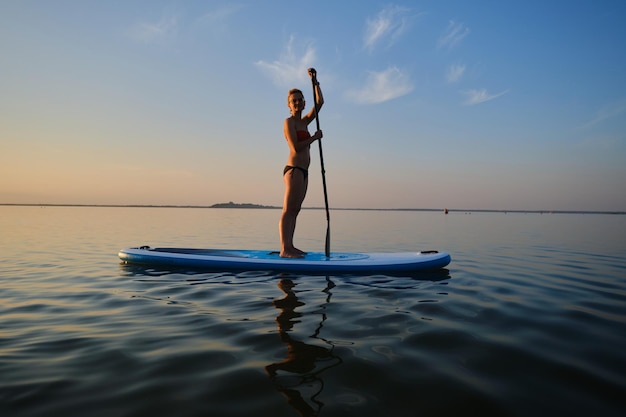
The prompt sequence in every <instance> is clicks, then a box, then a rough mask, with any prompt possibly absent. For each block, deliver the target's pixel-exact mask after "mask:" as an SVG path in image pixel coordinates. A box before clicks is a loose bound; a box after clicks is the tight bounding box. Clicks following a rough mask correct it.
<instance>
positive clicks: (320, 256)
mask: <svg viewBox="0 0 626 417" xmlns="http://www.w3.org/2000/svg"><path fill="white" fill-rule="evenodd" d="M118 255H119V257H120V259H121V260H122V261H123V262H125V263H132V264H143V265H155V266H156V265H167V266H177V267H190V268H207V269H224V270H248V271H258V270H272V271H285V272H318V273H319V272H334V273H354V272H367V273H385V272H390V273H391V272H415V271H427V270H434V269H440V268H443V267H444V266H446V265H448V264H449V263H450V255H449V254H447V253H446V252H437V251H422V252H399V253H346V252H333V253H331V254H330V256H329V257H326V255H325V254H324V253H321V252H309V253H307V254H306V256H304V257H303V258H281V257H280V256H279V253H278V252H275V251H263V250H232V249H185V248H150V247H149V246H141V247H138V248H126V249H122V250H121V251H120V252H119V254H118Z"/></svg>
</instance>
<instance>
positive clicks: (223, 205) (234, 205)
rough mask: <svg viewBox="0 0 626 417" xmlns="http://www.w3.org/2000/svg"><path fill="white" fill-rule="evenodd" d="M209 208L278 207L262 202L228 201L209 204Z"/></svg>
mask: <svg viewBox="0 0 626 417" xmlns="http://www.w3.org/2000/svg"><path fill="white" fill-rule="evenodd" d="M209 208H253V209H277V208H280V207H277V206H264V205H261V204H253V203H234V202H232V201H229V202H228V203H217V204H213V205H212V206H209Z"/></svg>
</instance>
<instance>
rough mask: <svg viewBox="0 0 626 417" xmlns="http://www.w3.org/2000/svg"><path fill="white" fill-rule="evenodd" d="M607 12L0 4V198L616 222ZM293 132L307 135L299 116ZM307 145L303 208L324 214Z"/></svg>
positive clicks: (115, 0) (536, 3)
mask: <svg viewBox="0 0 626 417" xmlns="http://www.w3.org/2000/svg"><path fill="white" fill-rule="evenodd" d="M625 19H626V2H624V1H622V0H600V1H598V0H589V1H583V0H551V1H545V0H528V1H515V2H514V1H500V0H494V1H487V0H484V1H464V0H458V1H444V0H441V1H397V2H387V1H371V0H359V1H356V0H355V1H338V0H319V1H314V2H293V1H272V0H266V1H252V0H249V1H245V0H244V1H237V0H220V1H212V0H206V1H193V0H189V1H182V0H178V1H174V0H145V1H142V0H135V1H122V0H112V1H106V2H103V1H95V0H73V1H69V0H55V1H42V0H39V1H34V0H3V1H2V2H0V51H2V53H1V54H0V204H1V203H18V204H22V203H24V204H121V205H132V204H141V205H144V204H145V205H212V204H215V203H221V202H228V201H234V202H237V203H256V204H263V205H276V206H280V205H282V199H283V192H284V184H283V180H282V169H283V167H284V165H285V163H286V160H287V156H288V147H287V144H286V141H285V138H284V135H283V131H282V127H283V121H284V119H285V118H286V117H288V116H289V109H288V107H287V97H286V95H287V91H288V90H289V89H290V88H293V87H297V88H300V89H301V90H303V91H304V94H305V99H307V100H308V103H312V102H313V100H312V93H311V90H312V86H311V81H310V79H309V77H308V75H307V69H308V68H310V67H314V68H316V69H317V73H318V79H319V82H320V84H321V87H322V90H323V93H324V97H325V104H324V108H323V110H322V111H321V112H320V118H319V122H320V127H321V130H322V131H323V132H324V139H323V140H322V145H323V159H324V166H325V171H326V182H327V187H328V199H329V204H330V207H331V208H433V209H443V208H449V209H476V210H478V209H493V210H581V211H626V25H624V23H623V22H624V20H625ZM309 127H310V131H311V133H313V132H314V131H315V124H314V123H313V124H311V125H310V126H309ZM318 149H319V148H318V144H317V143H314V144H313V145H312V148H311V155H312V163H311V167H310V170H309V171H310V175H309V178H310V183H309V190H308V195H307V198H306V200H305V203H304V205H305V206H307V207H323V206H324V196H323V189H322V181H321V177H322V175H321V169H320V155H319V150H318Z"/></svg>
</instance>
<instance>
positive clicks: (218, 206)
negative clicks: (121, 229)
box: [0, 202, 626, 215]
mask: <svg viewBox="0 0 626 417" xmlns="http://www.w3.org/2000/svg"><path fill="white" fill-rule="evenodd" d="M0 206H14V207H15V206H17V207H110V208H116V207H117V208H199V209H200V208H202V209H224V208H231V209H232V208H239V209H248V210H249V209H261V210H266V209H270V210H276V209H281V208H282V206H265V205H260V204H251V203H232V202H231V203H217V204H212V205H195V204H184V205H177V204H78V203H0ZM302 210H325V207H302ZM329 210H346V211H349V210H354V211H435V212H437V211H439V212H445V211H448V212H463V213H471V212H477V213H539V214H544V213H545V214H616V215H625V214H626V211H619V210H526V209H459V208H443V209H441V208H417V207H415V208H412V207H397V208H361V207H334V208H333V207H330V208H329Z"/></svg>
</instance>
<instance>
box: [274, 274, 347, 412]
mask: <svg viewBox="0 0 626 417" xmlns="http://www.w3.org/2000/svg"><path fill="white" fill-rule="evenodd" d="M296 285H297V284H296V283H294V282H293V281H292V280H290V279H281V280H280V282H279V283H278V288H280V289H281V290H282V291H283V292H284V293H285V296H284V297H283V298H281V299H279V300H274V301H273V302H272V303H273V304H274V306H275V307H276V308H278V309H280V314H278V316H277V317H276V323H277V324H278V331H279V334H280V339H281V340H282V341H283V342H284V343H286V344H287V358H286V359H285V360H283V361H281V362H276V363H272V364H270V365H267V366H266V367H265V371H266V372H267V374H268V375H269V376H270V378H271V379H272V380H273V381H274V383H275V384H276V388H277V389H278V390H279V391H280V392H281V393H283V394H284V395H285V396H286V397H287V402H288V403H289V405H291V406H292V407H294V408H295V409H296V410H297V411H298V412H299V413H300V415H302V416H307V417H308V416H317V415H319V412H320V411H321V409H322V407H323V406H324V403H323V402H321V401H320V400H318V399H317V397H318V396H319V395H320V394H321V393H322V390H323V389H324V381H323V380H322V378H321V374H322V372H324V371H325V370H327V369H329V368H332V367H333V366H337V365H339V364H340V363H341V358H339V357H338V356H336V355H335V354H334V353H333V349H334V346H333V343H332V342H330V341H328V340H326V339H324V338H321V337H319V333H320V331H321V330H322V327H323V325H324V321H325V320H326V313H325V311H324V310H325V308H326V305H327V304H328V303H330V297H331V296H332V294H331V292H330V290H331V289H332V288H333V287H334V286H335V284H333V282H332V281H331V280H330V279H329V278H328V277H327V278H326V288H325V289H324V292H325V293H326V294H327V296H326V302H325V303H324V304H323V305H322V307H321V313H320V312H319V311H318V312H316V313H320V314H321V321H320V324H319V326H318V327H317V329H316V330H315V332H314V333H313V334H312V335H311V336H310V337H311V338H313V339H317V340H321V341H323V342H324V343H325V344H327V345H328V346H330V348H327V347H324V346H318V345H312V344H307V343H304V342H302V341H300V340H294V339H293V338H292V337H291V335H290V334H289V332H290V331H291V329H292V328H293V326H294V324H295V323H299V320H298V318H299V317H302V314H301V313H299V312H297V311H295V310H296V308H297V307H300V306H303V305H304V303H303V302H302V301H300V300H298V297H297V296H296V293H295V292H294V291H293V289H294V287H295V286H296ZM280 371H282V372H280ZM283 372H286V373H289V375H285V374H283Z"/></svg>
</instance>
